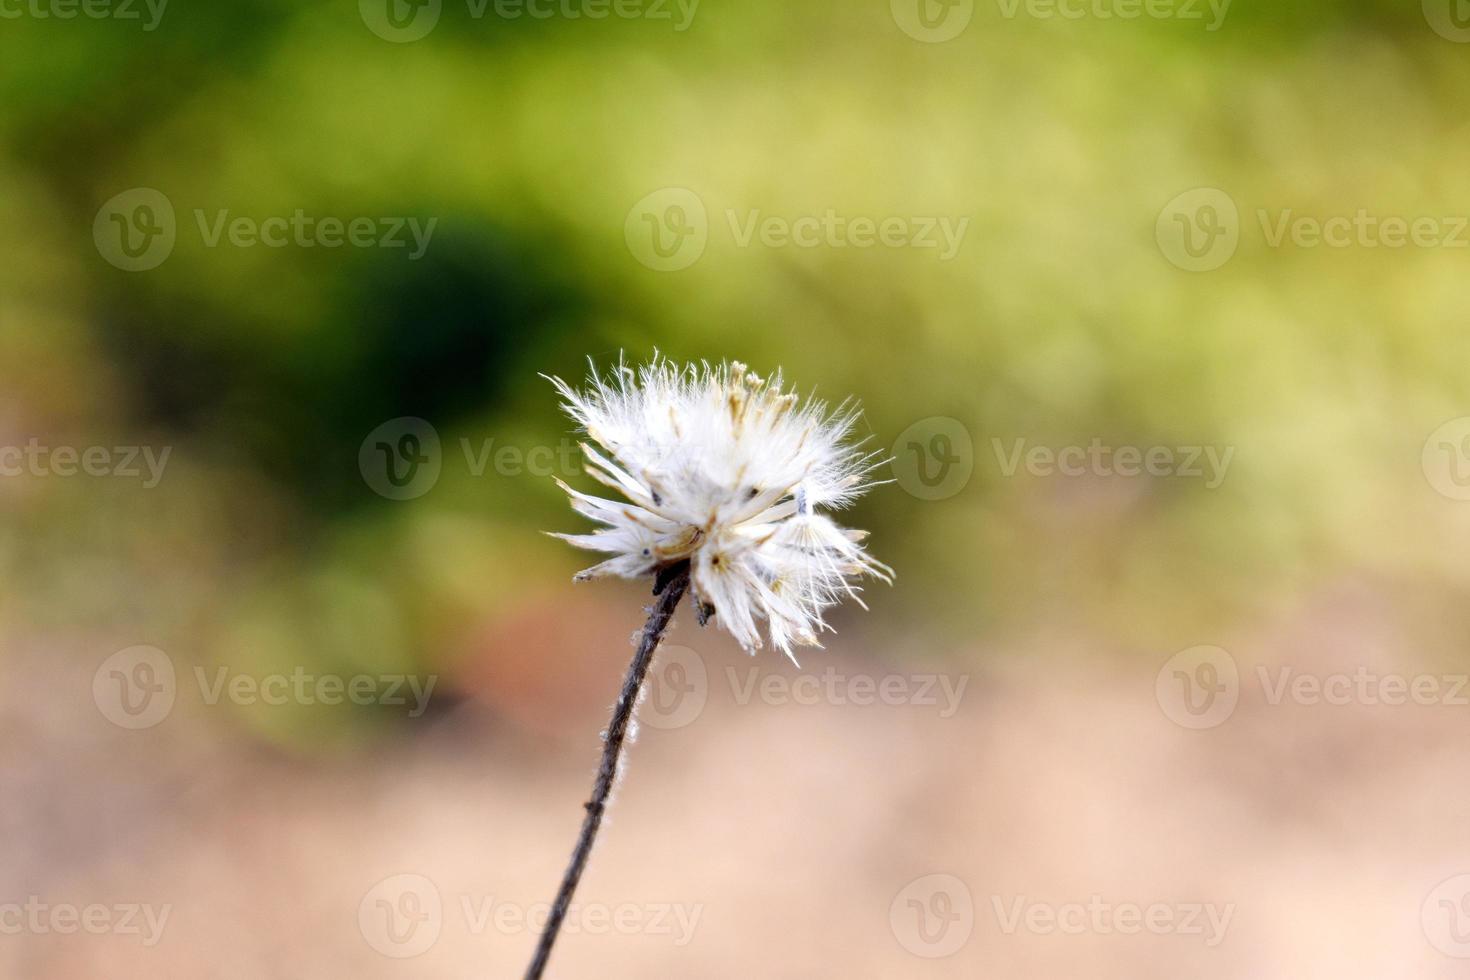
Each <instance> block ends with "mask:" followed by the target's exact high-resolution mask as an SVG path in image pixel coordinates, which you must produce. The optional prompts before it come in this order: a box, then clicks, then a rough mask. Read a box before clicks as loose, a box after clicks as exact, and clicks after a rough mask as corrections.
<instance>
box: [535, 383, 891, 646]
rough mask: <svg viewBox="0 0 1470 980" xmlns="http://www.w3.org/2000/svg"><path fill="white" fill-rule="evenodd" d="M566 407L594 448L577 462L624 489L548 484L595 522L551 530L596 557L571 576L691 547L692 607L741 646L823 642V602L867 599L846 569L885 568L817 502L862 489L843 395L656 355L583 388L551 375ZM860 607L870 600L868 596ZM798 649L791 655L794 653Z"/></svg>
mask: <svg viewBox="0 0 1470 980" xmlns="http://www.w3.org/2000/svg"><path fill="white" fill-rule="evenodd" d="M548 380H550V381H551V382H552V384H554V385H556V388H557V391H558V392H560V393H561V396H562V398H563V399H565V405H564V407H565V409H566V411H567V414H569V415H570V416H571V417H572V418H573V419H574V420H575V421H577V422H578V423H580V424H581V426H582V427H583V428H584V429H585V430H586V432H587V435H588V436H590V437H591V439H592V441H594V442H596V443H597V444H598V445H599V446H601V447H602V451H599V450H598V449H596V448H594V447H593V446H591V445H589V444H588V443H586V442H584V443H582V451H583V453H585V454H586V457H587V465H586V470H587V472H588V473H589V474H590V475H591V476H592V477H593V478H595V479H597V480H598V481H600V482H602V483H604V484H606V485H607V486H609V487H611V488H613V489H614V490H616V491H618V492H619V493H620V494H622V495H623V496H624V497H626V498H627V499H626V500H608V499H605V498H602V497H593V496H588V495H587V494H584V493H580V492H579V491H577V490H574V489H572V488H571V487H569V486H567V485H566V484H565V483H563V482H562V481H561V480H557V485H558V486H560V487H561V488H562V489H563V490H565V491H566V492H567V494H568V496H570V497H571V503H572V508H573V509H574V510H576V511H577V512H578V513H580V514H583V515H584V516H586V517H589V518H591V519H592V520H594V521H596V522H598V523H599V524H602V525H604V527H603V528H602V529H601V530H598V531H596V532H594V533H592V534H558V535H556V536H557V537H560V538H562V539H564V540H566V541H569V542H571V543H572V544H574V545H577V546H578V547H581V548H587V549H588V550H591V551H598V552H603V553H606V554H610V555H611V556H612V557H610V558H608V559H607V560H605V561H603V562H601V563H599V564H597V565H594V566H592V567H591V568H588V569H586V570H585V571H583V572H580V573H578V575H577V578H578V580H585V579H591V578H598V577H601V576H605V575H616V576H621V577H624V578H634V577H637V576H641V575H652V574H655V573H657V572H659V571H660V570H662V569H664V568H666V567H668V566H670V565H673V564H675V563H677V562H680V561H683V560H686V559H687V560H688V561H689V565H690V578H691V582H692V584H693V588H694V596H695V601H696V602H697V603H698V605H699V608H700V611H701V616H700V618H701V622H702V621H703V620H704V619H705V618H707V617H708V616H709V615H710V614H711V613H712V614H714V615H716V616H717V617H718V622H720V623H721V624H722V625H723V626H724V627H725V628H726V629H727V630H729V631H730V633H731V635H733V636H734V637H735V639H736V640H737V641H739V643H740V645H741V646H742V647H744V648H745V649H746V650H747V651H750V652H754V651H755V650H756V649H758V648H759V647H760V646H761V637H760V632H759V624H760V623H761V622H764V623H765V627H766V632H767V633H768V634H769V635H770V639H771V643H772V644H773V645H774V646H776V647H777V648H778V649H780V650H781V651H782V652H783V653H785V654H786V655H787V656H788V657H791V656H792V652H791V649H792V646H793V645H808V646H820V644H819V643H818V642H817V633H818V632H819V631H821V630H823V629H830V627H829V626H828V625H827V623H826V621H825V620H824V619H823V612H824V611H825V610H826V609H828V608H829V607H830V606H832V605H834V604H836V603H837V602H838V601H839V600H840V599H841V598H842V597H843V596H844V595H846V596H851V597H852V598H853V599H854V600H856V601H857V602H858V604H859V605H862V599H861V598H860V597H859V596H858V593H859V592H860V591H861V589H860V587H859V586H858V585H857V584H856V582H855V579H857V578H859V577H860V576H862V575H864V574H867V575H873V576H875V577H877V578H880V579H882V580H884V581H891V580H892V570H891V569H889V568H888V567H887V566H886V565H883V564H882V563H880V562H878V561H876V560H874V559H873V558H872V557H871V556H869V555H868V553H867V551H866V550H865V549H864V548H863V546H862V543H861V542H862V541H863V539H864V538H865V537H866V536H867V533H866V532H864V531H852V530H845V529H843V528H841V527H839V526H838V525H837V524H835V523H833V521H832V520H831V519H830V518H828V517H827V516H825V515H824V514H822V513H821V510H822V509H824V508H840V507H843V506H846V505H847V504H849V503H851V502H852V501H853V500H854V499H856V498H857V497H858V496H860V495H861V494H862V493H863V492H864V491H866V490H867V488H868V487H869V486H871V485H872V481H870V480H869V479H868V475H869V474H870V473H871V471H872V470H873V468H874V467H875V466H876V465H878V464H877V463H875V461H874V457H875V455H876V454H873V453H864V452H862V451H861V450H860V448H859V445H856V444H852V443H849V442H848V436H849V434H850V433H851V431H852V428H853V425H854V423H855V422H856V421H857V418H858V411H857V409H856V408H854V407H852V406H851V404H850V403H849V402H844V403H843V404H842V405H841V406H839V407H838V408H837V409H835V410H832V411H829V410H828V408H827V406H826V405H825V404H824V403H822V402H820V401H815V400H811V399H808V400H807V401H805V402H803V401H802V400H801V399H800V398H799V397H798V396H797V395H796V394H795V393H790V392H784V391H782V381H781V375H780V373H779V372H778V373H777V374H776V375H775V376H774V377H772V378H771V379H770V380H763V379H761V378H760V377H758V376H756V375H755V374H752V373H750V372H749V371H748V370H747V369H746V367H745V365H743V364H741V363H739V362H738V361H737V362H734V363H730V364H725V363H721V364H719V365H716V366H713V367H712V366H710V365H709V364H703V365H700V366H697V367H696V366H694V365H688V366H683V367H681V366H679V365H676V364H674V363H672V362H670V361H669V360H668V359H666V358H663V357H660V356H658V355H657V354H655V355H654V358H653V360H652V361H651V362H650V363H649V364H648V365H646V366H644V367H642V368H639V369H638V370H637V371H635V370H634V369H633V368H630V367H628V366H626V365H624V364H622V363H619V365H618V367H617V368H616V369H615V370H614V371H613V372H612V373H611V374H610V375H609V376H608V377H605V378H604V377H601V376H599V375H598V374H597V372H596V370H595V369H594V370H593V372H592V374H591V376H590V378H589V383H588V388H587V389H586V390H585V391H577V390H575V389H573V388H572V387H571V386H570V385H568V384H567V383H566V382H565V381H562V380H561V379H560V378H549V379H548ZM865 608H866V607H865ZM794 659H795V658H794V657H793V660H794Z"/></svg>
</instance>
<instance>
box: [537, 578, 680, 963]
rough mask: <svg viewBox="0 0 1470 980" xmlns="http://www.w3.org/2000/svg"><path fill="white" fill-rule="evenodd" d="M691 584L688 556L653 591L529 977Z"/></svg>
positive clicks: (573, 879) (545, 947) (545, 950)
mask: <svg viewBox="0 0 1470 980" xmlns="http://www.w3.org/2000/svg"><path fill="white" fill-rule="evenodd" d="M688 588H689V563H688V562H687V561H683V562H679V563H678V564H677V565H672V566H670V567H669V568H666V569H664V571H663V572H661V573H660V574H659V576H658V580H657V581H656V582H655V584H654V587H653V594H654V595H656V596H658V597H659V600H658V603H657V604H656V605H655V606H654V607H653V611H652V612H651V613H649V616H648V622H647V623H646V624H645V625H644V627H643V635H642V636H641V637H640V638H639V640H638V652H637V653H635V654H633V662H632V663H631V664H629V665H628V676H627V677H625V678H624V679H623V692H622V693H621V694H619V695H618V703H617V706H616V707H614V708H613V716H612V722H611V723H609V724H608V726H607V735H606V737H605V738H604V739H603V743H602V762H601V764H600V765H599V766H598V767H597V779H596V780H595V781H594V782H593V783H592V798H591V799H589V800H588V801H587V802H586V803H585V804H583V805H584V806H585V807H586V808H587V816H586V817H585V818H584V819H583V821H582V833H581V834H580V835H578V837H577V846H576V847H575V848H574V849H573V850H572V862H571V864H570V865H568V866H567V871H566V874H565V875H563V876H562V880H561V888H560V889H558V890H557V893H556V901H555V902H553V903H552V906H551V915H550V916H549V917H548V918H547V920H546V931H545V932H543V933H542V934H541V941H540V942H539V943H538V944H537V945H536V956H535V958H534V959H533V960H531V966H530V967H529V968H528V969H527V970H526V980H539V978H540V977H541V974H542V972H543V971H544V970H545V969H546V961H547V959H549V958H550V956H551V947H552V946H553V945H555V943H556V935H557V932H558V931H560V929H561V924H562V920H563V919H565V918H566V915H567V907H568V906H569V905H571V902H572V894H573V893H574V892H576V890H577V882H579V881H581V880H582V870H583V869H584V868H586V867H587V857H588V855H589V854H591V853H592V842H593V841H594V840H596V839H597V829H598V828H599V827H600V826H601V825H602V814H603V812H604V811H605V810H606V809H607V797H608V794H609V793H611V792H612V787H613V782H614V781H615V780H616V779H617V775H618V760H619V758H620V757H621V756H622V754H623V743H624V742H625V741H626V740H627V737H628V725H629V724H630V723H631V722H632V720H633V708H634V707H635V706H636V705H637V703H638V692H639V691H640V690H642V688H643V680H644V678H645V677H647V676H648V667H649V665H650V664H652V663H653V652H654V651H655V650H656V649H658V644H659V641H660V640H661V639H663V635H664V630H666V629H667V628H668V625H669V620H670V619H672V618H673V615H674V607H675V606H677V605H678V604H679V600H680V599H682V598H683V597H684V593H685V591H686V590H687V589H688Z"/></svg>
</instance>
